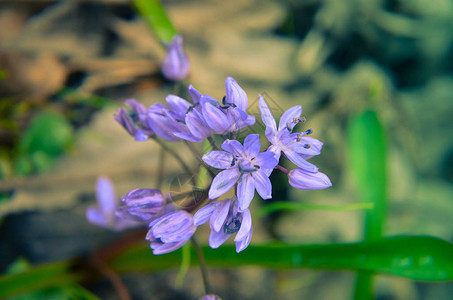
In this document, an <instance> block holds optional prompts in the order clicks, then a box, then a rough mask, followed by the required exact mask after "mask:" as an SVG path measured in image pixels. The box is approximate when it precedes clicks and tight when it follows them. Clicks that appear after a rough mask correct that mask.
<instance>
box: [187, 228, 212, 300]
mask: <svg viewBox="0 0 453 300" xmlns="http://www.w3.org/2000/svg"><path fill="white" fill-rule="evenodd" d="M191 241H192V245H193V247H194V248H195V251H196V252H197V256H198V262H199V263H200V270H201V277H203V284H204V289H205V293H206V294H210V293H211V286H210V284H209V279H208V270H207V268H206V263H205V260H204V256H203V251H202V250H201V248H200V245H198V243H197V241H196V240H195V237H194V236H192V238H191Z"/></svg>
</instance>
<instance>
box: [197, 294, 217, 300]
mask: <svg viewBox="0 0 453 300" xmlns="http://www.w3.org/2000/svg"><path fill="white" fill-rule="evenodd" d="M200 300H222V298H220V297H219V296H217V295H214V294H207V295H204V296H203V297H201V298H200Z"/></svg>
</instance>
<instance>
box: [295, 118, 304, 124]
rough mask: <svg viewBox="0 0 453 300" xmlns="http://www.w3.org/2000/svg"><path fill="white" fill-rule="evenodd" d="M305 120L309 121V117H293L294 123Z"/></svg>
mask: <svg viewBox="0 0 453 300" xmlns="http://www.w3.org/2000/svg"><path fill="white" fill-rule="evenodd" d="M305 121H307V119H305V118H304V117H294V118H293V123H294V124H297V123H300V122H302V123H304V122H305Z"/></svg>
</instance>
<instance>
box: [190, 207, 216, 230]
mask: <svg viewBox="0 0 453 300" xmlns="http://www.w3.org/2000/svg"><path fill="white" fill-rule="evenodd" d="M218 204H219V202H212V203H209V204H208V205H206V206H204V207H202V208H200V209H199V210H198V211H197V212H196V213H195V215H194V216H193V225H195V226H200V225H201V224H204V223H206V222H208V221H209V219H210V218H211V215H212V213H213V212H214V210H215V209H216V208H217V206H218Z"/></svg>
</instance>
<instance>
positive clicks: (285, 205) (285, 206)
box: [258, 201, 374, 216]
mask: <svg viewBox="0 0 453 300" xmlns="http://www.w3.org/2000/svg"><path fill="white" fill-rule="evenodd" d="M373 207H374V204H373V203H355V204H347V205H335V206H334V205H321V204H309V203H294V202H283V201H282V202H273V203H270V204H267V205H264V206H262V207H261V209H260V210H259V211H258V216H264V215H266V214H269V213H273V212H275V211H280V210H289V211H298V210H329V211H349V210H363V209H372V208H373Z"/></svg>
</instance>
